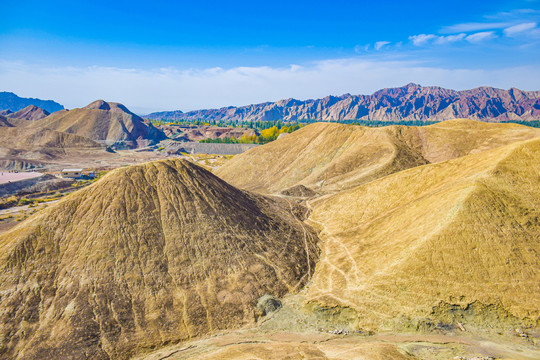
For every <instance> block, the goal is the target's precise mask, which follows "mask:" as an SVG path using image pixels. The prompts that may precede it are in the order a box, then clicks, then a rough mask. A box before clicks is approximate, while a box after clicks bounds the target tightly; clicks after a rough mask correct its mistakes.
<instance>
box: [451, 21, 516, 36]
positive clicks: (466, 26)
mask: <svg viewBox="0 0 540 360" xmlns="http://www.w3.org/2000/svg"><path fill="white" fill-rule="evenodd" d="M512 24H513V23H511V22H486V23H483V22H470V23H462V24H455V25H450V26H445V27H443V28H441V31H440V32H441V34H452V33H460V32H472V31H480V30H494V29H504V28H505V27H508V26H511V25H512Z"/></svg>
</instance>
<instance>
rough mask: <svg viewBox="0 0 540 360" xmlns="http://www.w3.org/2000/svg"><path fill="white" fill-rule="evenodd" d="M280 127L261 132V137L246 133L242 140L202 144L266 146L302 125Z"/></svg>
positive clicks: (233, 139) (212, 141)
mask: <svg viewBox="0 0 540 360" xmlns="http://www.w3.org/2000/svg"><path fill="white" fill-rule="evenodd" d="M278 125H279V126H278ZM278 125H273V126H272V127H269V128H266V129H264V130H261V134H260V135H256V134H252V135H248V134H247V133H244V135H242V136H241V137H240V138H217V139H204V140H201V141H200V142H202V143H218V144H266V143H268V142H270V141H274V140H276V139H277V138H278V136H279V135H281V134H284V133H292V132H293V131H296V130H298V129H300V127H301V125H300V124H289V125H286V126H285V125H283V124H282V123H281V124H278Z"/></svg>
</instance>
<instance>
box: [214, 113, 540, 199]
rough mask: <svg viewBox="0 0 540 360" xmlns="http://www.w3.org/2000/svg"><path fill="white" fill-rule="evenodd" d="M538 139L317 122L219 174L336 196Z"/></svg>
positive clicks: (258, 185) (509, 133)
mask: <svg viewBox="0 0 540 360" xmlns="http://www.w3.org/2000/svg"><path fill="white" fill-rule="evenodd" d="M538 136H540V130H539V129H535V128H530V127H526V126H521V125H516V124H490V123H484V122H480V121H473V120H465V119H459V120H450V121H445V122H441V123H438V124H435V125H430V126H423V127H409V126H388V127H381V128H370V127H362V126H354V125H343V124H335V123H316V124H312V125H308V126H306V127H304V128H302V129H300V130H297V131H295V132H294V133H292V134H290V135H289V136H286V137H284V138H282V139H279V140H276V141H273V142H271V143H269V144H266V145H264V146H260V147H257V148H255V149H251V150H249V151H246V152H245V153H242V154H240V155H237V156H235V157H234V158H233V159H232V160H230V161H229V162H227V163H226V164H225V165H224V166H223V167H221V168H220V169H219V170H218V171H217V172H216V174H217V175H218V176H220V177H222V178H223V179H225V180H226V181H229V182H230V183H231V184H234V185H235V186H238V187H241V188H245V189H248V190H255V191H260V192H266V193H276V192H281V191H283V190H286V189H288V188H291V187H293V186H296V185H304V186H306V187H308V188H310V189H312V190H316V191H321V192H336V191H340V190H344V189H350V188H351V187H354V186H356V185H359V184H362V183H365V182H368V181H371V180H374V179H377V178H380V177H383V176H386V175H389V174H392V173H395V172H398V171H401V170H405V169H409V168H412V167H415V166H419V165H424V164H428V163H434V162H439V161H444V160H448V159H453V158H456V157H460V156H464V155H467V154H471V153H476V152H481V151H484V150H488V149H491V148H495V147H498V146H502V145H506V144H509V143H512V142H515V141H520V140H526V139H531V138H534V137H538Z"/></svg>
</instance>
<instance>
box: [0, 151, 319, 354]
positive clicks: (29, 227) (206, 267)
mask: <svg viewBox="0 0 540 360" xmlns="http://www.w3.org/2000/svg"><path fill="white" fill-rule="evenodd" d="M301 211H302V209H301V208H299V207H297V206H294V205H292V204H290V203H288V202H287V201H285V200H281V199H275V200H272V199H269V198H265V197H262V196H258V195H254V194H250V193H246V192H242V191H239V190H237V189H235V188H234V187H232V186H230V185H228V184H227V183H225V182H223V181H221V180H220V179H218V178H217V177H215V176H213V175H212V174H210V173H209V172H207V171H205V170H203V169H201V168H200V167H197V166H195V165H193V164H191V163H189V162H187V161H182V160H164V161H158V162H153V163H147V164H143V165H135V166H131V167H127V168H121V169H117V170H114V171H111V172H109V173H108V174H107V175H105V176H104V177H103V178H102V179H101V180H99V181H97V182H96V183H94V184H92V185H90V186H88V187H87V188H84V189H82V190H80V191H77V192H75V193H73V194H71V195H69V196H66V197H65V198H63V199H61V200H60V201H59V202H58V203H56V204H54V205H51V206H49V207H48V208H47V209H44V210H42V211H40V212H38V213H36V214H35V215H34V216H32V217H30V218H28V219H27V220H26V221H25V222H23V223H21V224H20V225H19V226H17V227H15V228H13V229H11V230H10V231H8V232H7V233H5V234H3V235H1V236H0V268H1V272H0V291H1V294H2V297H1V299H0V308H1V309H2V312H0V324H1V326H0V331H1V336H0V339H1V342H0V354H1V356H0V357H2V356H3V357H12V358H17V359H30V358H40V359H58V358H62V357H64V356H70V357H72V358H96V359H101V358H108V357H111V358H115V359H125V358H128V357H129V356H130V355H132V354H134V353H136V352H138V351H142V350H148V349H149V348H152V347H158V346H162V345H163V344H167V343H170V342H178V341H180V340H185V339H189V338H191V337H195V336H199V335H202V334H205V333H209V332H212V331H217V330H219V329H224V328H234V327H238V326H242V325H245V324H250V323H253V322H254V321H255V319H256V317H257V313H256V308H255V304H256V302H257V299H258V297H259V296H262V295H264V294H266V293H269V294H274V295H276V296H282V295H283V294H285V293H287V292H291V291H295V290H297V289H299V288H301V287H302V286H303V284H304V283H305V282H306V281H307V280H308V279H309V277H310V274H311V272H312V269H313V268H314V265H315V261H316V259H317V258H318V248H317V246H316V243H317V240H316V237H315V236H314V235H313V234H312V233H311V232H310V231H309V229H307V228H306V227H305V226H304V224H303V223H302V222H301V221H300V220H299V218H298V217H297V215H296V214H297V213H299V212H300V213H301Z"/></svg>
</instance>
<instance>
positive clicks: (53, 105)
mask: <svg viewBox="0 0 540 360" xmlns="http://www.w3.org/2000/svg"><path fill="white" fill-rule="evenodd" d="M29 105H34V106H37V107H39V108H42V109H43V110H45V111H47V112H48V113H53V112H55V111H59V110H63V109H64V107H63V106H62V105H60V104H59V103H57V102H56V101H52V100H41V99H34V98H22V97H20V96H17V95H16V94H14V93H12V92H5V91H4V92H0V110H9V111H10V112H17V111H19V110H21V109H24V108H25V107H27V106H29ZM3 115H5V114H3Z"/></svg>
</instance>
